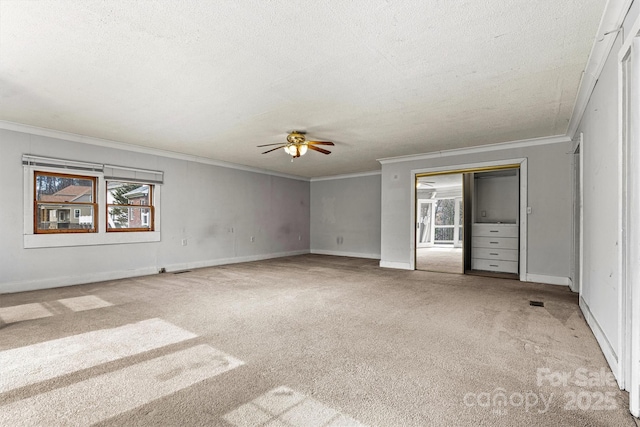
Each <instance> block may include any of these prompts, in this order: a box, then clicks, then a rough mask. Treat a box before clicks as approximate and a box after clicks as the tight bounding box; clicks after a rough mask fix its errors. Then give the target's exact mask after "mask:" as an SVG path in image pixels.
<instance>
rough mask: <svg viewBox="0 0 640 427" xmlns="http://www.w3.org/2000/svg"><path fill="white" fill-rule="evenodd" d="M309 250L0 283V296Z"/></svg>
mask: <svg viewBox="0 0 640 427" xmlns="http://www.w3.org/2000/svg"><path fill="white" fill-rule="evenodd" d="M308 253H309V250H307V249H305V250H300V251H290V252H276V253H270V254H260V255H251V256H244V257H235V258H221V259H215V260H206V261H196V262H190V263H180V264H169V265H161V266H158V267H144V268H139V269H135V270H120V271H108V272H103V273H91V274H84V275H75V276H62V277H47V278H46V279H36V280H24V281H16V282H8V283H0V294H10V293H15V292H26V291H37V290H41V289H51V288H61V287H64V286H73V285H84V284H87V283H96V282H105V281H108V280H118V279H127V278H130V277H139V276H148V275H151V274H157V273H158V271H159V269H160V268H163V267H164V268H165V269H166V270H167V271H169V272H170V271H181V270H189V269H192V268H203V267H214V266H216V265H224V264H237V263H240V262H250V261H260V260H263V259H271V258H282V257H286V256H294V255H303V254H308Z"/></svg>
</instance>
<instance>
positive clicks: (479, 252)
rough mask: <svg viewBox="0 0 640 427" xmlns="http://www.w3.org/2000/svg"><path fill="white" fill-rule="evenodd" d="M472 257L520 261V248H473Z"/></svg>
mask: <svg viewBox="0 0 640 427" xmlns="http://www.w3.org/2000/svg"><path fill="white" fill-rule="evenodd" d="M471 257H472V258H480V259H490V260H493V259H496V260H502V261H518V250H517V249H498V248H493V249H491V248H473V249H472V250H471Z"/></svg>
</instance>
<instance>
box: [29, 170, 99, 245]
mask: <svg viewBox="0 0 640 427" xmlns="http://www.w3.org/2000/svg"><path fill="white" fill-rule="evenodd" d="M33 200H34V201H33V203H34V210H33V213H34V233H36V234H42V233H95V232H96V212H97V209H96V178H95V177H91V176H81V175H70V174H58V173H51V172H40V171H36V172H35V192H34V199H33ZM72 211H73V214H72Z"/></svg>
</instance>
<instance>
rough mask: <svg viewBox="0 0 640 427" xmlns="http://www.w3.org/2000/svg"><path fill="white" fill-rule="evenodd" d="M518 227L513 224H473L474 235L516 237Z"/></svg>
mask: <svg viewBox="0 0 640 427" xmlns="http://www.w3.org/2000/svg"><path fill="white" fill-rule="evenodd" d="M519 230H520V229H519V227H518V226H517V225H513V224H478V223H476V224H473V228H472V231H471V232H472V233H473V234H472V236H475V237H481V236H483V237H518V232H519Z"/></svg>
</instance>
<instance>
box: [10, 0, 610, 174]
mask: <svg viewBox="0 0 640 427" xmlns="http://www.w3.org/2000/svg"><path fill="white" fill-rule="evenodd" d="M605 3H606V0H540V1H533V0H491V1H489V0H487V1H475V0H467V1H463V0H430V1H425V0H403V1H379V0H368V1H342V0H335V1H329V0H315V1H290V0H289V1H268V2H267V1H263V0H251V1H249V0H237V1H215V2H214V1H210V0H202V1H195V0H189V1H129V0H120V1H90V0H85V1H76V0H72V1H61V0H55V1H38V0H36V1H22V0H20V1H8V0H0V96H1V98H0V99H1V103H0V120H6V121H12V122H17V123H23V124H27V125H33V126H38V127H44V128H49V129H55V130H60V131H66V132H71V133H76V134H81V135H88V136H92V137H97V138H104V139H109V140H114V141H119V142H124V143H130V144H136V145H141V146H148V147H155V148H159V149H163V150H170V151H175V152H181V153H187V154H193V155H198V156H203V157H207V158H211V159H216V160H223V161H228V162H234V163H239V164H244V165H249V166H254V167H259V168H264V169H269V170H273V171H278V172H283V173H288V174H294V175H300V176H307V177H314V176H326V175H334V174H343V173H352V172H361V171H370V170H375V169H379V163H378V162H377V161H376V159H377V158H383V157H390V156H399V155H408V154H418V153H426V152H431V151H437V150H442V149H450V148H462V147H470V146H475V145H482V144H488V143H497V142H504V141H513V140H520V139H526V138H534V137H542V136H551V135H559V134H564V133H565V132H566V129H567V125H568V122H569V119H570V116H571V112H572V109H573V105H574V102H575V99H576V95H577V90H578V86H579V83H580V78H581V73H582V71H583V69H584V67H585V65H586V63H587V59H588V56H589V52H590V49H591V46H592V45H593V43H594V41H595V39H596V31H597V28H598V23H599V21H600V18H601V15H602V13H603V11H604V6H605ZM294 129H295V130H306V131H307V132H308V135H307V136H308V138H309V139H316V140H329V141H334V142H335V144H336V146H335V147H332V151H333V154H331V155H330V156H325V155H323V154H320V153H316V152H312V153H309V154H307V155H305V156H304V157H302V158H300V159H297V160H296V161H295V162H290V158H289V156H288V155H286V154H285V153H284V152H283V151H282V150H278V151H275V152H272V153H269V154H266V155H261V154H260V153H261V151H263V150H261V149H259V148H256V145H259V144H268V143H276V142H280V141H284V140H285V137H286V134H287V131H291V130H294Z"/></svg>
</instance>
